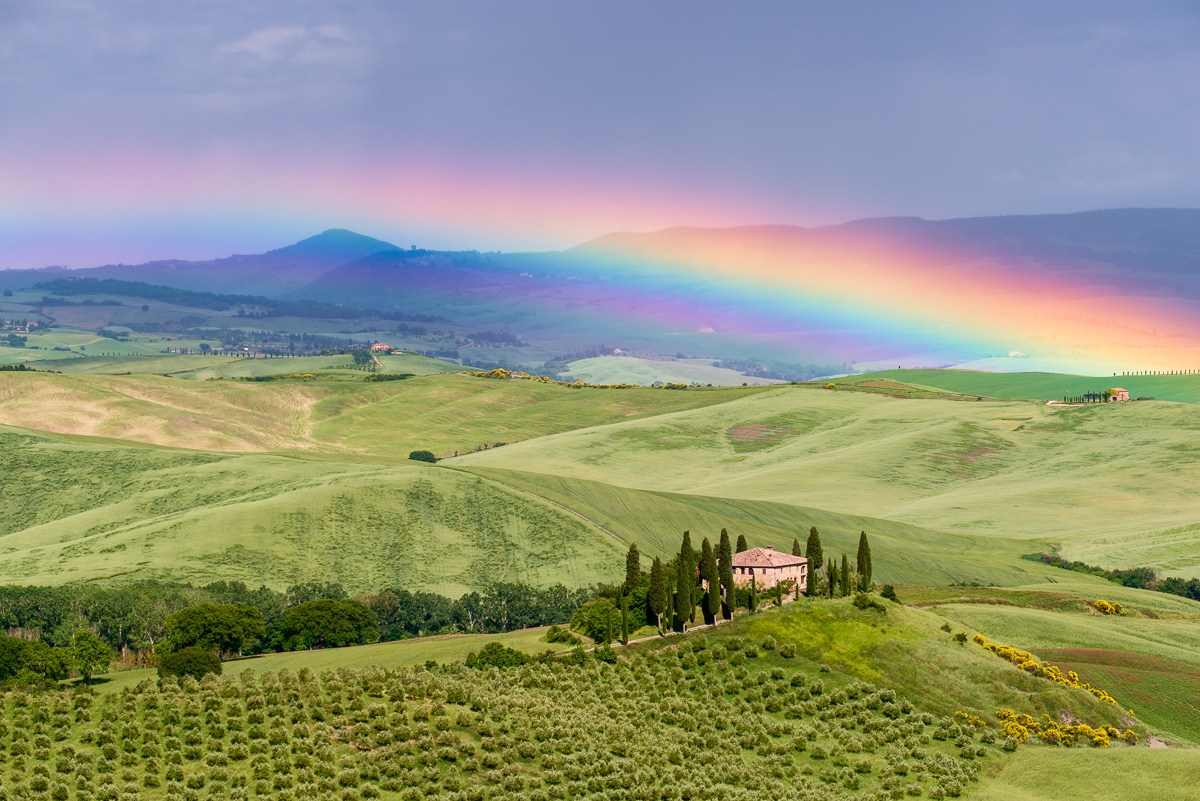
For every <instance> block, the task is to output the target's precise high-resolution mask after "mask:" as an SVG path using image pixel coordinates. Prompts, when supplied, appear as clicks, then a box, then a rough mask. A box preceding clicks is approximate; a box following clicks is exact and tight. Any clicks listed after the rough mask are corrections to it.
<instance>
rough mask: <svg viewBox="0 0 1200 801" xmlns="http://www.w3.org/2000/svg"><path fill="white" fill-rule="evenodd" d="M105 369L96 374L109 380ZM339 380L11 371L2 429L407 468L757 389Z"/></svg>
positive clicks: (4, 388)
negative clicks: (423, 460)
mask: <svg viewBox="0 0 1200 801" xmlns="http://www.w3.org/2000/svg"><path fill="white" fill-rule="evenodd" d="M313 359H316V360H317V361H321V359H320V358H318V357H313ZM138 361H142V360H138ZM145 361H146V362H150V363H156V364H155V366H156V367H160V368H161V369H162V371H164V372H165V371H167V370H179V371H200V372H203V371H204V370H219V369H236V370H244V371H246V372H252V371H254V370H258V369H260V365H273V366H275V367H276V368H278V367H284V368H285V369H287V370H289V372H290V371H291V370H292V369H294V367H295V365H294V364H291V363H294V362H299V361H302V360H300V359H261V360H251V361H249V362H231V361H229V360H226V359H224V358H223V357H206V356H177V357H162V358H161V359H157V360H155V359H153V358H148V359H146V360H145ZM303 361H310V360H309V359H305V360H303ZM430 361H431V360H424V359H423V357H404V356H401V357H395V361H394V362H390V361H389V362H388V364H387V365H386V366H387V369H396V370H398V371H407V372H414V371H416V370H422V369H432V368H431V367H430V366H429V365H428V364H427V362H430ZM433 364H434V365H440V364H442V363H440V362H433ZM73 366H76V367H84V365H82V364H79V363H74V365H73ZM128 366H132V365H128ZM110 368H111V365H110V364H106V365H105V366H104V367H103V369H104V371H105V372H109V370H110ZM439 372H440V371H439ZM346 373H347V375H341V376H332V377H330V378H328V379H322V378H320V377H318V378H314V379H295V380H285V381H274V382H262V383H259V382H240V381H187V380H180V379H179V378H178V377H174V376H172V377H163V376H159V375H128V376H124V375H61V376H60V375H47V374H41V373H20V374H12V373H10V374H7V375H6V376H5V378H4V381H3V382H0V424H4V425H12V426H18V427H22V428H30V429H36V430H42V431H51V432H58V433H64V434H83V435H87V436H102V437H111V438H121V439H129V440H134V441H138V442H147V443H153V444H159V445H170V446H175V447H183V448H197V449H208V450H217V451H234V452H277V451H317V452H325V453H331V452H339V453H343V454H347V455H350V456H352V457H354V458H357V457H359V456H368V457H375V458H382V459H391V460H403V459H405V458H406V457H407V456H408V453H409V452H410V451H412V450H431V451H433V452H434V453H436V454H438V455H440V456H442V455H444V456H449V455H453V454H454V453H455V452H456V451H458V452H469V451H471V450H475V449H478V448H483V447H489V446H492V445H495V444H497V443H505V442H514V441H517V440H521V439H527V438H529V437H538V436H543V435H545V434H550V433H555V432H560V431H567V430H570V429H573V428H579V427H582V426H596V425H603V424H606V423H612V422H615V421H618V420H626V419H636V418H640V417H646V416H650V415H655V414H662V413H666V412H673V411H677V410H679V409H689V408H696V407H699V406H707V405H712V404H720V403H725V402H728V401H731V400H734V399H736V398H738V397H741V396H742V395H743V394H745V393H753V392H755V391H758V390H756V389H753V388H746V389H742V388H737V389H733V388H730V389H726V390H706V391H687V392H677V391H669V390H656V389H631V390H600V389H568V388H567V387H564V386H556V385H547V384H535V383H533V382H523V381H491V380H487V379H479V378H471V377H469V376H465V375H449V374H447V375H444V376H443V375H440V374H439V375H427V376H423V377H417V378H412V379H408V380H404V381H387V382H377V383H367V384H364V383H361V382H358V381H347V380H345V378H346V377H347V376H349V377H351V378H357V377H359V376H365V375H366V374H363V373H358V372H357V371H346Z"/></svg>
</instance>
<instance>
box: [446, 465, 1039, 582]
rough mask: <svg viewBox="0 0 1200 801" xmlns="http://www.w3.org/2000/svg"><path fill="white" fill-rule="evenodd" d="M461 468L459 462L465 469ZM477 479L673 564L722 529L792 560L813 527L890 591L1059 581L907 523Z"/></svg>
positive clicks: (1012, 553) (1034, 567)
mask: <svg viewBox="0 0 1200 801" xmlns="http://www.w3.org/2000/svg"><path fill="white" fill-rule="evenodd" d="M459 461H461V460H454V461H452V462H451V464H457V463H458V462H459ZM465 469H466V470H468V471H469V472H471V473H473V474H477V475H481V476H484V477H487V478H489V479H492V480H495V481H498V482H500V483H503V484H506V485H508V486H512V487H515V488H518V489H521V490H524V491H526V492H529V493H531V494H533V495H536V496H538V497H543V498H546V499H548V500H551V501H553V502H555V503H558V504H561V505H562V506H565V507H567V508H569V509H572V510H574V511H576V512H578V513H579V514H582V515H584V516H585V517H587V518H589V519H591V520H593V521H595V522H596V523H598V524H600V525H601V526H604V527H605V528H606V529H608V530H610V531H612V532H613V533H614V534H616V535H617V536H619V537H620V538H621V539H623V540H626V541H628V542H636V543H637V544H638V548H639V549H640V550H641V552H642V553H643V554H644V555H646V556H648V557H650V556H655V555H658V556H662V557H664V558H666V557H668V556H670V555H671V554H673V553H675V552H677V551H678V550H679V542H680V537H681V535H682V532H683V531H685V530H688V531H691V532H692V541H693V544H696V545H698V544H699V542H700V540H702V539H703V538H705V537H708V538H709V540H710V541H711V542H714V543H715V542H716V541H717V538H718V537H719V535H720V531H721V529H722V528H728V530H729V532H730V534H731V536H733V537H735V538H736V537H737V536H738V535H739V534H740V535H744V536H745V537H746V539H747V541H748V542H749V543H750V544H751V545H753V546H764V547H765V546H771V547H774V548H775V549H776V550H780V551H784V552H786V553H791V550H792V542H793V540H794V539H799V540H800V543H801V545H802V546H803V544H804V543H805V541H806V539H807V537H808V530H809V527H810V526H815V527H816V528H817V530H818V531H819V532H820V534H821V541H822V544H823V546H824V548H825V551H826V553H831V554H834V555H836V554H838V553H847V554H849V555H850V556H851V558H853V556H854V554H855V553H856V552H857V548H858V537H859V533H860V532H862V531H866V532H867V533H868V536H869V538H870V542H871V548H872V554H873V557H874V563H875V564H876V565H877V566H878V567H877V568H876V576H875V577H876V578H877V579H878V580H880V581H887V582H925V581H938V582H944V583H947V584H949V583H951V582H954V581H962V580H968V579H985V580H988V581H995V582H1002V583H1008V584H1025V583H1028V582H1030V581H1035V580H1041V579H1044V578H1046V577H1049V578H1054V577H1056V576H1057V574H1058V573H1061V572H1062V571H1058V570H1057V569H1055V568H1051V567H1049V566H1048V565H1041V564H1038V563H1034V562H1028V561H1026V560H1022V559H1021V558H1020V555H1021V553H1023V552H1025V551H1026V550H1027V546H1026V545H1025V544H1023V543H1020V542H1014V541H1011V540H1000V539H982V538H978V537H971V536H969V535H966V534H959V533H949V534H948V533H943V532H938V531H932V530H929V529H925V528H920V527H917V526H911V525H908V524H904V523H896V522H894V521H890V520H884V519H880V518H869V517H865V516H862V515H850V514H838V513H835V512H828V511H824V510H821V509H813V508H810V507H803V506H795V505H792V504H784V503H772V502H768V501H748V500H740V499H727V498H712V497H707V496H703V495H685V494H680V493H663V492H647V491H644V490H637V489H631V488H626V487H620V486H614V485H611V484H604V483H601V482H596V481H587V480H583V479H572V478H565V477H562V476H551V475H546V474H540V473H527V472H523V471H510V470H499V469H495V468H482V467H480V468H476V467H469V468H465Z"/></svg>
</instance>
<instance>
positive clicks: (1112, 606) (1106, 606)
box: [1092, 598, 1125, 615]
mask: <svg viewBox="0 0 1200 801" xmlns="http://www.w3.org/2000/svg"><path fill="white" fill-rule="evenodd" d="M1092 607H1093V608H1094V609H1095V610H1096V611H1097V612H1099V613H1100V614H1102V615H1123V614H1125V610H1124V609H1122V608H1121V605H1120V604H1119V603H1116V602H1115V601H1114V602H1112V603H1110V602H1108V601H1106V600H1104V599H1103V598H1097V599H1096V600H1094V601H1092Z"/></svg>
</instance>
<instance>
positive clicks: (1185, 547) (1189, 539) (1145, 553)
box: [1060, 524, 1200, 579]
mask: <svg viewBox="0 0 1200 801" xmlns="http://www.w3.org/2000/svg"><path fill="white" fill-rule="evenodd" d="M1060 553H1061V554H1062V556H1063V558H1064V559H1068V560H1071V561H1075V562H1084V563H1085V564H1089V565H1097V566H1100V567H1106V568H1108V569H1109V570H1114V569H1117V568H1129V567H1152V568H1154V569H1155V570H1156V571H1158V572H1159V573H1162V574H1164V575H1171V576H1181V577H1183V578H1189V579H1190V578H1200V524H1196V525H1186V526H1176V527H1174V528H1169V529H1164V530H1162V531H1138V532H1132V533H1127V534H1111V535H1107V536H1099V537H1097V536H1087V535H1085V536H1081V537H1075V538H1072V539H1064V540H1063V542H1062V546H1061V548H1060Z"/></svg>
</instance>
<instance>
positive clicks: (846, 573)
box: [838, 554, 850, 597]
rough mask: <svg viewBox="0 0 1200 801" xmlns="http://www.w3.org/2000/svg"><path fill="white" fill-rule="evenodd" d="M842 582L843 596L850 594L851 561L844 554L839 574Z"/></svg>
mask: <svg viewBox="0 0 1200 801" xmlns="http://www.w3.org/2000/svg"><path fill="white" fill-rule="evenodd" d="M838 577H839V578H840V579H841V580H842V596H843V597H845V596H847V595H849V594H850V560H849V559H847V558H846V554H842V569H841V571H840V572H839V574H838Z"/></svg>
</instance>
